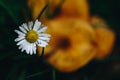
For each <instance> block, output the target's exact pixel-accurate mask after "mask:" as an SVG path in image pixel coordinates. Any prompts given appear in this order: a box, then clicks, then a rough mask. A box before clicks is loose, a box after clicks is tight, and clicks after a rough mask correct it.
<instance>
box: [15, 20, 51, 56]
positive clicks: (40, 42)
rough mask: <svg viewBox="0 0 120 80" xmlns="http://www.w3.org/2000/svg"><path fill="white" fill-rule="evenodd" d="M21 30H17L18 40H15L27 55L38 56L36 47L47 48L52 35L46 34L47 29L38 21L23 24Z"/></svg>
mask: <svg viewBox="0 0 120 80" xmlns="http://www.w3.org/2000/svg"><path fill="white" fill-rule="evenodd" d="M19 29H20V30H15V32H16V33H17V34H18V38H16V39H15V42H17V45H18V46H19V49H21V51H22V52H23V51H26V53H27V54H30V55H32V54H36V46H40V47H46V46H47V45H48V42H49V40H50V35H49V34H45V33H44V32H45V31H46V29H47V27H45V26H44V25H41V22H39V21H38V20H36V21H35V23H34V24H33V22H32V21H31V22H28V24H27V23H23V24H22V25H21V26H19Z"/></svg>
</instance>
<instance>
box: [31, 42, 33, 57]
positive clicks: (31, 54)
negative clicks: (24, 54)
mask: <svg viewBox="0 0 120 80" xmlns="http://www.w3.org/2000/svg"><path fill="white" fill-rule="evenodd" d="M32 48H33V47H32V44H30V55H32V53H33V49H32Z"/></svg>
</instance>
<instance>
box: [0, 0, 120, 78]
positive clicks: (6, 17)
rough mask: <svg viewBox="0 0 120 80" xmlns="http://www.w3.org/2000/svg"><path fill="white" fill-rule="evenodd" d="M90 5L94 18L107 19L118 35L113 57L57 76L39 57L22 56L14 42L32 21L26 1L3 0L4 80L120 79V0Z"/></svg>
mask: <svg viewBox="0 0 120 80" xmlns="http://www.w3.org/2000/svg"><path fill="white" fill-rule="evenodd" d="M89 5H90V12H91V15H96V14H97V15H99V16H101V17H103V18H104V19H105V20H106V21H107V23H108V24H109V25H110V27H111V28H112V29H113V30H114V31H115V33H116V41H115V47H114V49H113V51H112V54H111V55H110V56H108V57H106V58H105V59H103V60H93V61H91V62H90V63H89V64H87V65H86V66H85V67H83V68H82V69H79V70H78V71H76V72H73V73H60V72H58V71H55V72H56V74H54V69H53V68H52V67H51V66H50V65H48V64H46V63H44V62H43V61H42V60H41V58H40V57H39V56H38V55H33V56H30V55H27V54H25V53H21V52H20V50H18V48H17V46H16V43H15V42H14V39H15V38H16V37H17V34H16V33H15V32H14V29H18V26H19V25H21V23H23V22H25V21H26V20H32V18H31V12H30V10H29V9H28V8H27V6H26V0H0V80H55V78H56V80H120V78H119V76H120V0H89ZM55 75H56V77H55Z"/></svg>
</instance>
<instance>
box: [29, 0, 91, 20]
mask: <svg viewBox="0 0 120 80" xmlns="http://www.w3.org/2000/svg"><path fill="white" fill-rule="evenodd" d="M46 4H48V5H49V7H48V12H47V15H53V16H55V15H56V14H57V13H58V14H59V15H65V16H71V17H79V18H81V19H84V20H88V19H89V6H88V2H87V0H28V6H29V8H30V9H32V14H33V18H34V19H36V18H37V16H38V15H39V14H40V12H41V10H42V9H43V7H44V6H45V5H46ZM58 7H60V8H58ZM56 9H57V13H56V14H55V15H54V12H55V10H56Z"/></svg>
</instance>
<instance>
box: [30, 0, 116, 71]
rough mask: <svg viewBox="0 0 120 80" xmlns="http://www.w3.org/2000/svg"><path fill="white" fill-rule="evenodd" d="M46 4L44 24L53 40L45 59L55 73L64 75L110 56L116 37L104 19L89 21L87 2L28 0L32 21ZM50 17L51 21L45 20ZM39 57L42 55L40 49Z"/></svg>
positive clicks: (79, 0)
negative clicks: (56, 71) (94, 60)
mask: <svg viewBox="0 0 120 80" xmlns="http://www.w3.org/2000/svg"><path fill="white" fill-rule="evenodd" d="M33 4H34V5H33ZM46 4H48V9H47V14H45V15H44V16H43V19H41V20H42V22H43V23H44V24H45V25H46V26H48V28H49V29H48V30H47V33H49V34H51V35H52V36H51V41H50V43H49V44H50V45H49V46H48V47H46V48H45V55H44V57H45V59H46V60H47V61H48V62H49V63H50V64H51V65H52V66H54V67H55V68H56V69H58V70H59V71H61V72H72V71H76V70H78V69H79V68H81V67H83V66H85V65H86V64H87V63H88V62H90V61H91V60H92V59H94V58H96V59H98V58H99V59H101V58H104V57H105V56H107V55H108V54H109V53H110V52H111V50H112V48H113V45H114V40H115V33H114V32H113V31H112V30H110V29H109V28H108V27H106V26H107V25H106V23H105V21H104V20H102V19H101V18H98V17H90V15H89V6H88V2H87V0H36V1H33V0H28V5H29V7H30V8H32V11H33V12H32V13H33V19H36V18H37V17H38V15H39V13H40V11H41V10H42V8H43V7H44V6H45V5H46ZM49 15H52V18H50V19H48V18H47V17H46V16H49ZM89 19H91V21H89ZM101 23H102V24H104V25H100V24H101ZM91 24H92V25H91ZM96 24H98V25H99V27H98V26H97V25H96ZM93 25H94V26H96V27H93ZM108 40H109V41H108ZM38 53H39V54H40V53H41V49H40V48H39V47H38Z"/></svg>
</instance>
